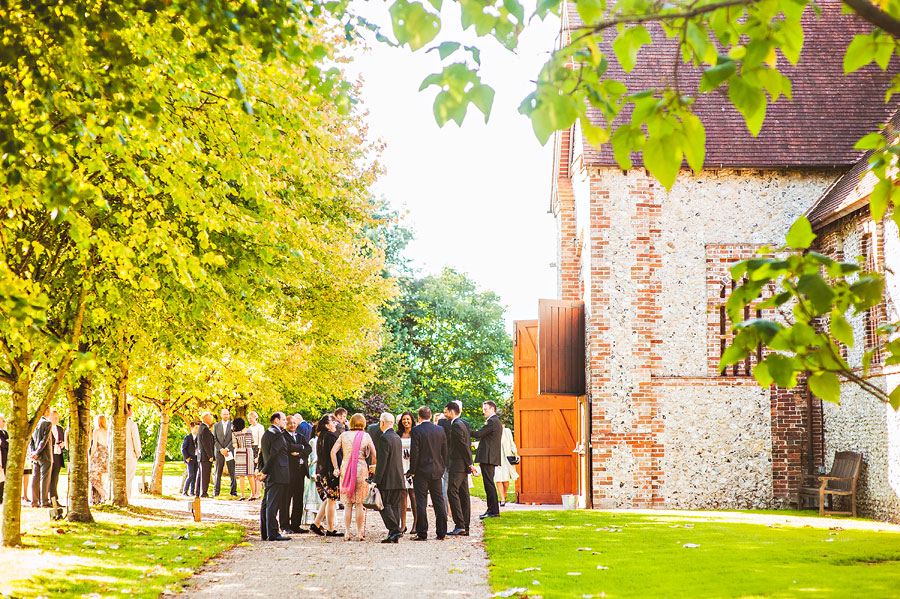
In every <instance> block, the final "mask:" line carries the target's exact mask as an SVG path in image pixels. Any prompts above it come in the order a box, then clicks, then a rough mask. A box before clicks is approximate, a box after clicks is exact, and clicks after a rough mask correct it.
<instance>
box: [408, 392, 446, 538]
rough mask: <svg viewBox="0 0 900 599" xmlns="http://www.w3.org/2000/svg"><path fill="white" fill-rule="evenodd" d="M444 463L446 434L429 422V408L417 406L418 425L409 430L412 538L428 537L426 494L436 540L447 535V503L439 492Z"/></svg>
mask: <svg viewBox="0 0 900 599" xmlns="http://www.w3.org/2000/svg"><path fill="white" fill-rule="evenodd" d="M446 463H447V436H446V435H445V434H444V430H443V429H442V428H441V427H439V426H438V425H436V424H432V422H431V410H430V409H429V408H428V407H427V406H422V407H421V408H419V424H418V425H417V426H415V427H413V429H412V431H410V446H409V471H410V473H411V474H412V476H413V489H414V490H415V494H416V510H417V513H418V514H419V517H418V518H416V536H415V537H413V541H424V540H425V539H426V538H428V518H427V517H426V512H425V510H426V509H427V507H428V495H429V494H430V495H431V503H432V505H434V517H435V520H436V526H435V529H436V530H435V532H436V533H437V538H438V540H440V539H443V538H444V536H445V535H446V534H447V506H446V505H444V495H443V493H441V476H443V474H444V464H446Z"/></svg>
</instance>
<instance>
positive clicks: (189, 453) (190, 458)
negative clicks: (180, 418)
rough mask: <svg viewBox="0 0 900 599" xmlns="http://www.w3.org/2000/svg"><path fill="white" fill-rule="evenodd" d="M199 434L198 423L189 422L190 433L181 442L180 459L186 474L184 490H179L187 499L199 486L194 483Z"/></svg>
mask: <svg viewBox="0 0 900 599" xmlns="http://www.w3.org/2000/svg"><path fill="white" fill-rule="evenodd" d="M199 432H200V423H199V422H191V432H189V433H188V434H187V435H185V437H184V441H182V442H181V457H182V458H183V459H184V467H185V468H186V469H187V474H186V475H185V478H184V488H183V489H182V490H181V494H182V495H185V496H187V497H190V496H191V495H194V494H195V492H194V488H195V487H196V486H199V483H197V482H196V480H197V463H198V462H197V453H198V443H197V434H198V433H199Z"/></svg>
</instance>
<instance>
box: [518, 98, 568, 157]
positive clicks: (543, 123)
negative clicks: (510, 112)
mask: <svg viewBox="0 0 900 599" xmlns="http://www.w3.org/2000/svg"><path fill="white" fill-rule="evenodd" d="M520 110H521V108H520ZM530 116H531V127H532V128H533V129H534V134H535V135H536V136H537V138H538V141H539V142H541V145H543V144H545V143H547V140H549V139H550V136H551V135H553V133H554V132H555V131H559V130H561V129H568V128H569V127H571V126H572V123H574V122H575V119H576V118H578V105H577V104H576V102H575V100H574V99H573V98H572V97H571V96H570V95H568V94H559V93H553V94H546V95H542V96H541V97H540V100H539V102H538V104H537V106H536V107H535V108H534V110H532V112H531V114H530Z"/></svg>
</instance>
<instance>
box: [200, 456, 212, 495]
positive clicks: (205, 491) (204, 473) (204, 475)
mask: <svg viewBox="0 0 900 599" xmlns="http://www.w3.org/2000/svg"><path fill="white" fill-rule="evenodd" d="M212 466H213V465H212V462H210V461H209V460H205V461H203V462H200V472H199V473H198V474H197V484H196V487H197V491H196V495H197V497H209V477H210V475H211V474H212Z"/></svg>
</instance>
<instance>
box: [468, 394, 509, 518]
mask: <svg viewBox="0 0 900 599" xmlns="http://www.w3.org/2000/svg"><path fill="white" fill-rule="evenodd" d="M481 411H482V413H483V414H484V417H485V418H486V419H487V420H485V422H484V426H482V427H481V429H479V430H477V431H472V437H473V438H474V439H478V450H477V451H476V452H475V461H476V462H478V465H479V466H480V467H481V477H482V479H483V480H484V495H485V497H486V498H487V504H488V507H487V511H486V512H485V513H483V514H482V515H481V516H479V517H480V518H481V519H482V520H483V519H485V518H497V517H499V516H500V501H499V499H498V498H497V487H496V486H495V485H494V469H495V468H496V467H497V466H499V465H500V460H501V459H502V458H503V456H502V455H501V454H500V440H501V437H500V436H501V435H502V434H503V425H502V424H500V417H499V416H497V404H495V403H494V402H492V401H486V402H484V403H483V404H481Z"/></svg>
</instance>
